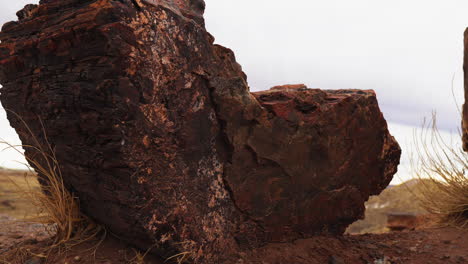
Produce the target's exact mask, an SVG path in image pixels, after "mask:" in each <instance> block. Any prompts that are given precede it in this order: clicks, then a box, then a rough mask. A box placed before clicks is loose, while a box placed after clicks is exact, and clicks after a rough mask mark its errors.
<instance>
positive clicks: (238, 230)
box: [0, 0, 400, 264]
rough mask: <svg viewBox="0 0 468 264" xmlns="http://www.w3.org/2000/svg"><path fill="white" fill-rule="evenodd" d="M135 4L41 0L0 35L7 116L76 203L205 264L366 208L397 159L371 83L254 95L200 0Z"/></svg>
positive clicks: (123, 231)
mask: <svg viewBox="0 0 468 264" xmlns="http://www.w3.org/2000/svg"><path fill="white" fill-rule="evenodd" d="M143 3H144V4H142V1H140V0H120V1H113V0H94V1H93V0H88V1H83V0H65V1H63V0H62V1H58V0H42V1H41V2H40V5H39V6H29V7H28V8H25V10H24V11H23V12H22V13H21V17H22V18H21V19H20V21H18V22H10V23H7V24H5V25H4V27H3V29H2V32H1V34H0V40H1V41H2V42H1V44H0V82H1V83H2V85H3V88H2V89H1V94H0V100H1V102H2V104H3V106H4V107H5V108H6V109H9V110H11V111H12V112H9V113H8V119H9V120H10V123H11V125H12V126H13V127H14V128H15V129H16V131H17V132H18V134H19V136H20V138H21V140H22V141H23V143H24V144H33V143H34V142H32V139H31V137H30V135H29V134H28V130H27V129H26V128H25V126H24V125H23V123H22V122H21V120H20V119H19V118H18V117H17V116H16V115H14V114H12V113H13V112H14V113H17V114H18V115H19V116H20V117H21V118H22V119H23V120H25V122H26V123H27V124H28V126H29V127H30V128H31V130H32V131H33V133H34V134H35V135H36V136H37V137H38V139H39V141H40V143H41V144H42V145H43V146H46V144H47V141H46V139H45V137H46V136H47V139H48V142H50V143H51V145H52V148H53V149H54V150H55V154H56V156H57V159H58V162H59V164H60V165H61V169H62V172H63V175H64V180H65V182H66V184H67V187H68V188H70V190H72V191H73V192H74V193H75V194H76V195H77V196H78V197H79V198H80V202H81V206H82V209H83V211H84V212H85V213H87V214H88V215H89V216H91V217H92V218H94V219H95V220H96V221H98V222H99V223H101V224H103V225H105V226H106V227H108V228H109V229H110V230H111V231H112V232H113V233H116V234H118V235H119V236H120V237H122V238H124V239H125V240H126V241H128V242H129V243H131V244H133V245H135V246H138V247H140V248H142V249H146V248H149V247H152V246H153V245H154V244H156V245H157V247H155V249H154V252H155V253H157V254H159V255H161V256H162V257H170V256H172V255H175V254H177V253H180V252H190V255H191V257H192V258H193V261H194V263H207V264H211V263H235V262H236V261H237V260H239V259H240V258H241V255H242V252H243V251H244V250H250V249H254V248H259V247H261V246H265V245H268V244H270V243H276V242H281V243H286V242H290V241H294V240H296V239H300V238H307V237H311V236H313V235H315V234H321V233H334V234H341V233H343V231H344V230H345V228H346V227H347V226H348V225H349V224H351V223H352V222H354V221H355V220H357V219H359V218H362V217H363V213H364V202H365V201H366V200H367V199H368V197H369V196H370V195H374V194H378V193H380V192H381V191H382V190H383V189H384V188H385V187H386V186H387V185H388V184H389V182H390V181H391V179H392V176H393V174H394V173H395V172H396V170H397V165H398V163H399V157H400V148H399V146H398V144H397V143H396V141H395V140H394V138H393V137H392V136H391V135H390V134H389V132H388V129H387V124H386V121H385V119H384V118H383V115H382V113H381V112H380V110H379V107H378V103H377V99H376V95H375V93H374V92H373V91H361V90H334V91H331V90H319V89H308V88H307V87H306V86H305V85H287V86H277V87H274V88H272V89H271V90H268V91H263V92H255V93H250V92H249V87H248V84H247V77H246V75H245V74H244V73H243V72H242V69H241V66H240V65H239V64H238V63H237V62H236V60H235V56H234V53H233V52H232V51H231V50H229V49H227V48H224V47H222V46H219V45H215V44H213V42H214V39H213V37H212V36H211V35H210V34H209V33H208V32H206V30H205V27H204V21H203V16H202V15H203V9H204V2H203V1H201V0H184V1H173V0H165V1H162V0H161V1H143ZM40 120H41V121H42V122H43V124H44V130H43V129H42V124H41V122H40ZM44 131H45V132H46V133H44ZM46 149H47V148H46ZM36 154H37V153H35V151H34V150H33V149H28V150H26V155H27V156H28V157H32V158H34V157H35V155H36Z"/></svg>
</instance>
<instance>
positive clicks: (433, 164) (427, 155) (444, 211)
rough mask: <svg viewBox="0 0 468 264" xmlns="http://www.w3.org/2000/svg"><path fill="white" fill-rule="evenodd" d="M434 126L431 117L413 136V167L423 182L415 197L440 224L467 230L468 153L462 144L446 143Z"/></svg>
mask: <svg viewBox="0 0 468 264" xmlns="http://www.w3.org/2000/svg"><path fill="white" fill-rule="evenodd" d="M436 124H437V121H436V116H435V114H434V115H433V118H432V120H431V121H430V122H428V123H427V125H424V126H423V129H422V130H421V131H420V132H419V133H418V132H415V135H414V139H415V153H416V158H415V159H413V160H412V167H413V170H414V172H415V175H416V176H417V177H418V178H420V179H425V180H424V181H423V183H424V185H423V188H422V189H421V192H420V195H418V198H419V200H420V201H421V205H422V206H423V207H424V208H425V209H426V210H427V211H429V212H430V213H432V214H434V215H435V216H437V217H438V219H439V221H440V223H442V224H449V225H456V226H459V227H463V228H467V227H468V177H467V175H466V172H468V153H467V152H464V151H463V149H462V147H461V144H457V143H454V142H453V141H452V142H447V141H448V140H447V139H444V138H443V137H442V135H441V133H440V131H439V130H438V129H437V125H436ZM460 138H461V136H460V137H458V138H457V139H460ZM457 141H459V140H457ZM455 142H456V141H455Z"/></svg>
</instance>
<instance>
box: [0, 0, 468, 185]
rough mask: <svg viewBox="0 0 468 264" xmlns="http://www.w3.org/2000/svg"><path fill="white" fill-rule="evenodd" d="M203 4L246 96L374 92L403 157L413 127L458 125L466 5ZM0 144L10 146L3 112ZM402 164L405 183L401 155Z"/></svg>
mask: <svg viewBox="0 0 468 264" xmlns="http://www.w3.org/2000/svg"><path fill="white" fill-rule="evenodd" d="M30 2H36V3H37V2H38V1H33V0H29V1H28V0H15V1H2V3H1V4H0V5H1V6H0V7H1V8H0V23H1V24H3V23H4V22H6V21H9V20H12V19H15V13H16V11H17V10H19V9H20V8H21V7H22V6H24V4H26V3H30ZM205 2H206V4H207V9H206V15H205V18H206V25H207V29H208V31H210V32H211V33H212V34H213V35H214V36H215V38H216V42H217V43H219V44H221V45H224V46H226V47H229V48H231V49H232V50H234V52H235V53H236V56H237V60H238V61H239V63H240V64H241V65H242V66H243V69H244V71H245V72H246V73H247V75H248V79H249V84H250V86H251V90H252V91H258V90H265V89H268V88H270V87H272V86H275V85H279V84H293V83H304V84H306V85H308V87H310V88H323V89H339V88H358V89H374V90H375V91H376V92H377V97H378V99H379V104H380V106H381V109H382V111H383V113H384V115H385V117H386V119H387V120H388V121H389V123H390V129H391V132H392V134H394V135H395V136H396V137H397V139H398V140H399V141H400V144H401V145H402V147H403V149H404V151H406V152H408V151H407V146H406V145H407V144H410V143H411V137H412V130H413V128H415V127H419V126H420V125H421V123H422V121H423V119H424V117H429V116H430V115H431V112H432V111H437V113H438V119H439V127H440V128H442V129H444V130H446V131H447V132H448V131H452V132H454V131H456V129H457V127H458V126H459V123H460V117H459V113H458V110H457V107H456V103H455V101H456V100H458V104H462V103H463V100H462V98H463V72H462V60H463V32H464V30H465V28H466V27H467V26H468V16H467V15H466V10H468V1H466V0H446V1H442V0H410V1H408V0H392V1H388V0H386V1H383V0H352V1H350V0H321V1H318V0H289V1H284V0H236V1H233V0H205ZM452 91H453V92H454V94H455V96H453V95H452ZM447 135H448V134H447ZM0 137H2V138H5V139H8V140H10V141H15V140H16V138H15V134H14V132H13V131H12V130H11V129H10V128H9V126H8V122H7V121H6V120H5V118H4V114H3V112H2V113H1V114H0ZM5 153H6V152H4V153H3V154H1V153H0V166H2V165H3V166H12V163H11V161H12V159H13V158H15V157H14V156H13V154H11V153H8V154H5ZM16 158H17V159H19V158H18V157H16ZM402 162H403V164H404V165H403V166H402V167H401V171H402V173H401V174H403V175H401V176H400V177H402V178H406V177H407V176H406V175H407V174H408V172H407V170H408V168H407V164H408V159H407V157H404V158H403V160H402Z"/></svg>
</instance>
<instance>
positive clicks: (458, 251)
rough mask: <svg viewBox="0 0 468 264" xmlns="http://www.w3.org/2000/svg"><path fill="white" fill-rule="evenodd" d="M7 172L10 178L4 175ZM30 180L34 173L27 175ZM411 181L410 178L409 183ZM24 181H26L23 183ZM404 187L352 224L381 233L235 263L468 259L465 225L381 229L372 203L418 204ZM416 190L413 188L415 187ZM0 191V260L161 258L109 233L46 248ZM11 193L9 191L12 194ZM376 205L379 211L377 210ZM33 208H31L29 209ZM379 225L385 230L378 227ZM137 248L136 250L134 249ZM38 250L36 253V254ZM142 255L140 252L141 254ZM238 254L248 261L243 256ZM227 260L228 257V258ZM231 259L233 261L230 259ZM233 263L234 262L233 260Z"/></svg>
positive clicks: (261, 253) (37, 230)
mask: <svg viewBox="0 0 468 264" xmlns="http://www.w3.org/2000/svg"><path fill="white" fill-rule="evenodd" d="M2 172H3V173H0V189H1V190H3V193H2V194H5V193H13V192H15V191H17V190H16V189H14V188H13V185H11V184H10V185H7V184H5V183H6V182H10V179H13V181H20V179H23V176H22V175H23V173H22V172H17V171H14V172H7V171H5V170H4V171H2ZM7 178H8V181H7ZM28 179H29V180H30V181H32V185H34V184H37V183H34V179H33V178H32V177H30V178H28ZM409 184H410V185H411V186H414V182H410V183H409ZM22 186H25V185H22ZM405 190H406V191H408V190H409V189H408V187H405V186H395V187H392V188H389V189H387V190H385V191H384V193H383V194H382V195H380V196H376V197H372V198H371V201H369V202H368V203H367V204H366V207H367V210H368V211H369V212H368V213H366V215H367V216H369V217H368V218H367V219H365V220H364V221H365V224H358V225H355V226H354V227H353V230H354V232H357V233H359V232H365V231H366V230H378V231H379V232H386V233H383V234H360V235H344V236H332V235H320V236H316V237H314V238H310V239H299V240H296V241H294V243H276V244H271V245H268V246H266V247H262V248H259V249H256V250H253V251H244V252H243V253H242V254H241V258H240V260H239V262H237V263H252V264H256V263H258V264H289V263H295V264H327V263H330V264H343V263H348V264H354V263H356V264H390V263H393V264H427V263H435V264H438V263H440V264H442V263H444V264H445V263H454V264H455V263H457V264H461V263H468V231H466V230H460V229H456V228H451V227H443V228H442V227H434V222H433V221H432V220H431V219H427V218H426V220H425V221H424V222H423V223H421V224H420V225H419V226H414V227H410V228H412V229H413V230H404V231H401V232H388V230H385V229H383V226H382V225H383V224H382V220H381V218H380V217H375V215H376V214H382V217H384V218H385V213H382V211H383V210H384V209H383V207H381V206H380V207H379V206H372V205H375V204H377V203H378V204H380V205H382V204H388V207H389V208H388V209H387V212H389V211H393V210H394V209H395V208H397V209H398V211H399V212H407V213H414V212H415V211H418V210H420V208H417V207H415V206H414V200H413V202H412V203H409V202H402V201H401V200H399V199H398V198H400V197H406V195H408V194H405V193H404V191H405ZM413 190H414V189H413ZM4 199H7V198H6V196H5V195H1V196H0V210H2V212H3V215H1V216H0V263H2V262H1V261H3V263H14V264H23V263H28V264H39V263H41V264H45V263H50V264H63V263H69V264H72V263H83V264H88V263H89V264H94V263H98V264H111V263H115V264H133V263H135V264H137V263H138V264H141V263H147V264H151V263H154V264H162V263H171V261H167V262H164V260H163V259H160V258H158V257H156V256H153V255H150V254H146V255H145V252H140V251H138V250H136V249H135V248H134V247H132V246H130V245H128V244H126V243H125V242H123V241H121V240H119V239H118V238H116V237H114V236H113V235H112V234H108V235H107V236H106V239H104V240H103V241H101V238H97V239H95V240H93V241H87V242H85V243H82V244H80V245H78V246H75V247H72V248H69V249H67V250H65V251H64V250H63V249H62V251H61V252H58V251H51V252H47V246H48V244H49V243H50V234H49V233H48V232H47V230H46V229H45V228H44V227H43V226H41V225H39V224H36V223H28V222H18V221H13V220H14V218H13V217H12V215H15V216H18V212H21V213H24V212H27V211H30V210H34V208H31V207H29V206H28V204H27V203H25V202H24V201H17V200H11V205H12V206H8V207H7V206H5V205H4V203H2V201H3V200H4ZM9 199H11V196H10V198H9ZM12 208H14V209H12ZM375 210H377V211H375ZM34 213H35V212H34V211H32V212H30V215H32V214H34ZM382 229H383V230H382ZM136 252H137V253H138V254H136ZM38 256H39V257H38ZM45 256H47V258H45ZM143 256H144V258H143V260H141V257H143ZM242 259H248V261H244V262H242ZM226 264H228V263H226ZM229 264H231V263H229ZM232 264H234V263H232Z"/></svg>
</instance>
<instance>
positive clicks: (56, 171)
mask: <svg viewBox="0 0 468 264" xmlns="http://www.w3.org/2000/svg"><path fill="white" fill-rule="evenodd" d="M16 117H17V118H20V117H19V116H16ZM20 119H21V118H20ZM22 123H23V125H24V126H25V127H26V128H27V130H28V131H29V136H30V137H31V142H33V144H32V145H12V144H11V143H9V142H5V141H0V144H2V145H5V146H7V148H12V149H14V150H16V151H18V152H19V153H21V154H22V155H23V156H24V157H25V159H26V160H27V162H28V163H29V164H25V165H27V166H28V168H30V170H31V172H32V173H31V174H33V175H37V177H38V180H39V182H40V183H41V188H33V187H31V186H26V188H25V187H24V186H21V188H18V189H17V191H18V192H19V193H20V195H21V196H23V198H24V199H26V200H27V201H29V202H30V203H31V204H32V205H33V206H34V207H35V208H36V211H37V213H36V214H35V215H33V216H29V217H27V218H26V219H22V220H25V221H28V222H35V223H40V224H43V225H45V226H46V227H47V230H48V231H49V232H50V233H51V234H53V237H54V240H53V243H52V244H51V246H50V248H49V249H56V248H62V247H71V246H74V245H76V244H79V243H82V242H84V241H87V240H90V239H93V238H95V237H96V236H97V235H98V234H99V233H100V232H101V231H103V230H102V228H101V227H100V226H99V225H97V224H95V223H94V222H93V221H92V220H91V219H90V218H88V217H87V216H86V215H84V214H83V213H82V212H81V210H80V204H79V199H78V198H77V197H76V196H75V195H74V194H73V193H71V192H70V191H69V190H68V189H67V188H66V186H65V183H64V181H63V177H62V172H61V170H60V164H59V162H58V160H57V158H56V156H55V152H54V150H53V149H52V147H51V144H49V142H48V141H47V140H46V143H47V144H46V148H44V147H43V144H40V142H39V140H38V139H37V137H36V135H34V134H33V133H32V131H31V130H30V129H29V127H28V125H27V124H26V123H25V122H24V121H22ZM43 133H44V137H45V138H47V137H46V134H45V130H44V129H43ZM21 148H23V149H25V150H28V151H29V153H34V155H25V154H24V153H23V151H22V150H21ZM33 168H34V169H33Z"/></svg>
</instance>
